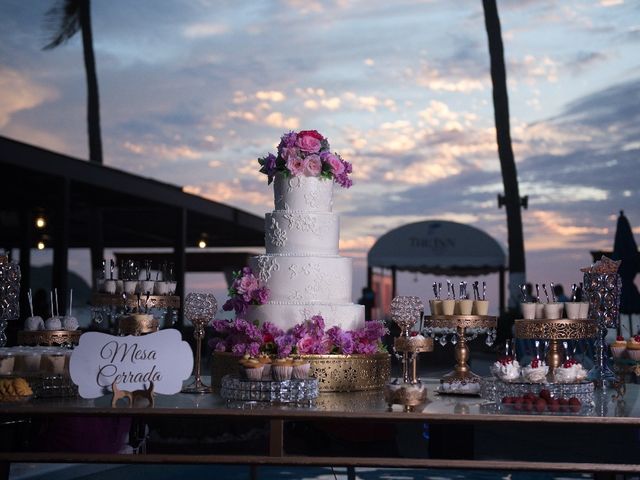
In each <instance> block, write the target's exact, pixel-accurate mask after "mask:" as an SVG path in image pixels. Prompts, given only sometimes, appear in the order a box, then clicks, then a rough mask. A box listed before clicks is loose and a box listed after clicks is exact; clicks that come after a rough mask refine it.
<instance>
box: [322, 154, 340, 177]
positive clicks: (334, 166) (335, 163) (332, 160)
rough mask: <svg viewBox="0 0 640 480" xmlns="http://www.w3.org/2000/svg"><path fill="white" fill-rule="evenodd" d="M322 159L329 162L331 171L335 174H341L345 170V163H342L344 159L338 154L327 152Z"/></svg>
mask: <svg viewBox="0 0 640 480" xmlns="http://www.w3.org/2000/svg"><path fill="white" fill-rule="evenodd" d="M322 159H323V160H324V161H325V162H326V163H328V164H329V167H330V168H331V173H333V174H334V175H340V174H341V173H343V172H344V163H342V160H340V158H338V156H337V155H334V154H333V153H327V154H326V155H323V157H322Z"/></svg>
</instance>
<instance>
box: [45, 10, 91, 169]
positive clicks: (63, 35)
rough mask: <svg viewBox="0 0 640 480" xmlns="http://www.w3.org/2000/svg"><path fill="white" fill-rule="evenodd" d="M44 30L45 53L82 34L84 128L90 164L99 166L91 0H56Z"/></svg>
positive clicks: (49, 12)
mask: <svg viewBox="0 0 640 480" xmlns="http://www.w3.org/2000/svg"><path fill="white" fill-rule="evenodd" d="M46 20H47V24H48V25H47V26H48V27H49V29H50V30H51V32H52V36H51V40H50V42H49V43H48V44H47V45H45V46H44V50H50V49H53V48H56V47H58V46H59V45H62V44H63V43H65V42H67V41H68V40H69V39H70V38H71V37H73V36H74V35H75V34H76V33H77V32H78V31H79V30H80V31H81V32H82V50H83V54H84V69H85V73H86V77H87V128H88V134H89V161H91V162H96V163H100V164H101V163H102V138H101V134H100V97H99V95H98V76H97V74H96V60H95V56H94V53H93V35H92V33H91V2H90V0H58V2H57V4H56V5H55V6H54V7H52V8H51V9H50V10H49V11H48V12H47V14H46Z"/></svg>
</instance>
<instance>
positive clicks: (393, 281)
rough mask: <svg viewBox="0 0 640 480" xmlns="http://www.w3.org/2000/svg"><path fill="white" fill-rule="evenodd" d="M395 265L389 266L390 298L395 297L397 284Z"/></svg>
mask: <svg viewBox="0 0 640 480" xmlns="http://www.w3.org/2000/svg"><path fill="white" fill-rule="evenodd" d="M396 279H397V273H396V266H395V265H394V266H393V267H391V298H396V293H397V286H396Z"/></svg>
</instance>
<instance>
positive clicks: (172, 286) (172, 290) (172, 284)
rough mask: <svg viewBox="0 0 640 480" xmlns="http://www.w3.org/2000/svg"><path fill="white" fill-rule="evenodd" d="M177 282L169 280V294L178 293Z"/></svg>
mask: <svg viewBox="0 0 640 480" xmlns="http://www.w3.org/2000/svg"><path fill="white" fill-rule="evenodd" d="M176 285H177V284H176V282H167V294H169V295H174V294H175V293H176Z"/></svg>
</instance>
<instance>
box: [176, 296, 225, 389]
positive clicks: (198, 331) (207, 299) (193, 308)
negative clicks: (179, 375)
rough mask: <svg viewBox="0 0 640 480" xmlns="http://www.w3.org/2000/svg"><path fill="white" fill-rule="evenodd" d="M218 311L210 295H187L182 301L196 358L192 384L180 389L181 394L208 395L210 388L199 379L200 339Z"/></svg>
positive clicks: (216, 304)
mask: <svg viewBox="0 0 640 480" xmlns="http://www.w3.org/2000/svg"><path fill="white" fill-rule="evenodd" d="M217 311H218V302H217V300H216V297H214V296H213V295H212V294H210V293H189V294H188V295H187V297H186V299H185V301H184V316H185V318H186V319H187V320H188V321H189V322H191V323H192V324H193V327H194V330H193V336H194V338H195V340H196V357H195V369H194V377H195V379H194V380H193V382H192V383H191V384H190V385H188V386H187V387H185V388H183V389H182V392H183V393H209V392H211V387H210V386H208V385H205V384H204V383H203V382H202V379H201V378H200V362H201V357H202V338H203V337H204V328H205V327H206V326H207V324H208V323H209V321H210V320H212V319H213V317H215V315H216V313H217Z"/></svg>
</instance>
